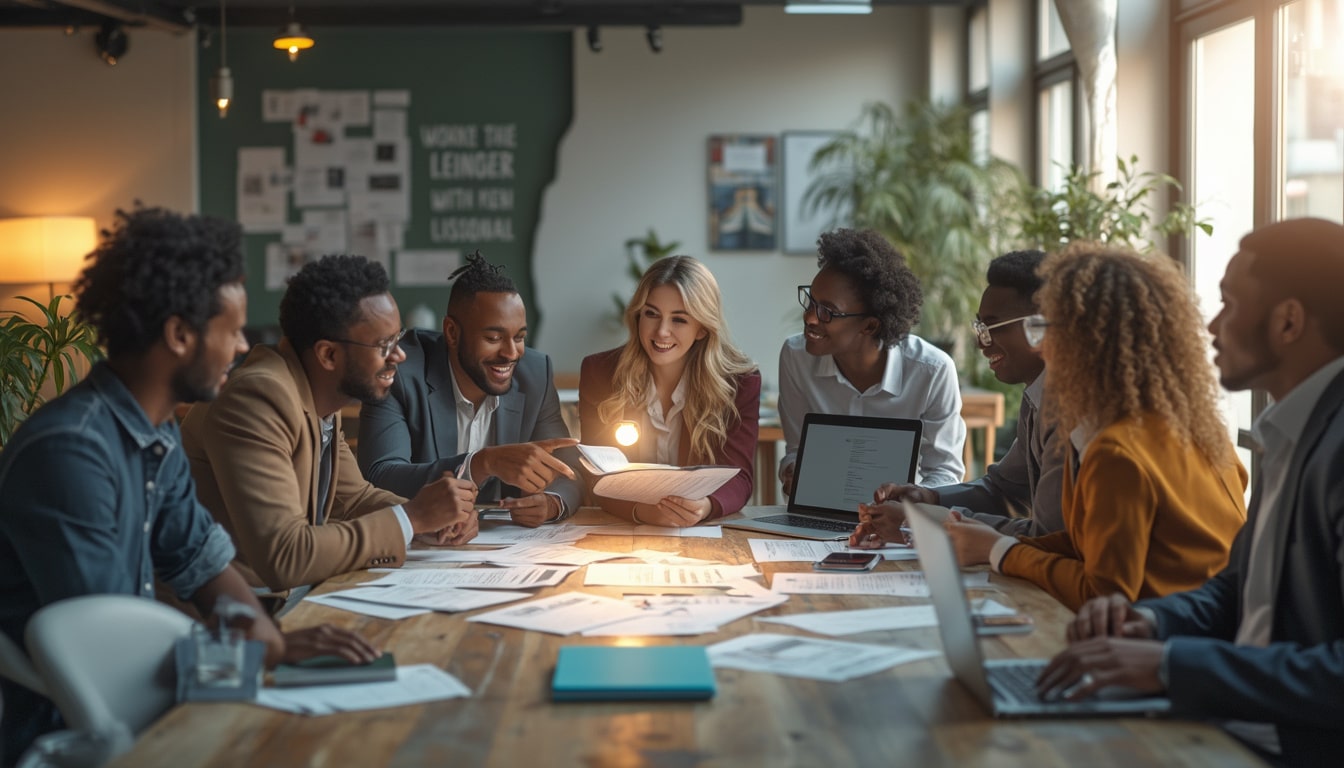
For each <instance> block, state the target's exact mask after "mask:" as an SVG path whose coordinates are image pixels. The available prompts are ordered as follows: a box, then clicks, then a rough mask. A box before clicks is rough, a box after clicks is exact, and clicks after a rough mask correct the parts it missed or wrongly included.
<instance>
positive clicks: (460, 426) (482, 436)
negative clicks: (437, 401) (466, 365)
mask: <svg viewBox="0 0 1344 768" xmlns="http://www.w3.org/2000/svg"><path fill="white" fill-rule="evenodd" d="M454 370H455V369H454V366H453V363H452V361H451V360H450V361H449V362H448V380H449V381H450V382H452V386H453V402H454V403H455V404H456V406H457V452H458V453H465V454H466V456H465V457H464V458H463V460H462V465H461V468H460V471H459V472H458V477H461V478H462V479H464V480H472V481H473V482H474V478H472V476H471V459H472V456H474V455H475V453H476V452H477V451H479V450H481V449H482V448H486V447H489V446H490V445H493V444H494V434H495V432H494V427H495V411H496V410H497V409H498V408H499V396H498V395H486V396H485V399H484V400H482V401H481V407H480V408H477V407H476V404H475V403H473V402H471V401H470V400H468V399H467V398H465V397H463V395H462V390H460V389H458V386H457V376H456V375H455V374H454ZM482 480H484V478H482ZM477 485H480V483H477Z"/></svg>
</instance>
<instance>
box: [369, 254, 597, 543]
mask: <svg viewBox="0 0 1344 768" xmlns="http://www.w3.org/2000/svg"><path fill="white" fill-rule="evenodd" d="M500 269H501V268H500V267H499V266H497V265H494V264H490V263H489V262H487V261H486V260H485V257H483V256H481V254H480V253H479V252H477V253H475V254H473V255H471V256H468V257H467V264H466V265H465V266H463V267H462V268H460V269H458V270H457V271H456V272H454V273H453V274H452V275H450V276H449V279H450V280H452V281H453V287H452V290H451V291H450V292H449V294H448V312H447V314H446V315H445V316H444V318H443V333H441V334H440V333H434V332H431V331H423V330H417V331H414V332H413V333H412V334H411V335H410V336H408V337H407V339H406V343H405V344H404V345H403V351H404V352H405V355H406V358H405V360H404V361H403V363H402V364H401V369H400V375H399V376H397V379H396V381H395V382H394V383H393V385H392V388H391V395H390V396H389V397H386V398H383V399H381V400H378V401H374V402H369V403H368V404H366V405H365V406H364V410H363V412H362V413H361V414H360V419H359V465H360V467H361V468H362V469H363V470H364V473H365V475H366V476H367V477H368V478H369V480H370V481H371V482H373V484H374V485H376V486H378V487H379V488H386V489H388V490H391V491H395V492H396V493H402V494H406V493H410V492H412V491H413V490H414V489H416V488H419V487H420V486H421V485H423V484H424V483H425V482H426V480H428V479H429V478H431V477H437V476H439V475H441V474H443V473H444V472H452V473H455V474H457V475H458V476H459V477H463V478H466V479H468V480H472V481H474V482H476V483H477V484H478V485H479V486H480V489H481V491H480V497H481V498H482V499H489V500H490V503H492V504H498V505H499V506H500V507H503V508H505V509H507V510H508V512H509V517H510V519H511V520H512V521H513V522H514V523H517V524H518V525H523V526H527V527H529V528H535V527H536V526H539V525H541V524H542V523H547V522H554V521H556V520H560V519H562V518H564V517H565V516H566V515H568V514H572V513H573V512H574V511H576V510H577V509H578V508H579V504H580V502H581V499H580V490H579V484H578V482H577V481H576V479H575V474H574V469H573V467H574V466H575V465H577V463H578V458H579V457H578V451H577V450H575V448H574V446H575V445H576V444H577V443H578V441H577V440H574V439H572V438H570V436H569V429H568V427H566V426H565V420H564V418H563V417H562V416H561V415H560V397H559V394H558V393H557V392H556V389H555V374H554V372H553V370H552V369H551V359H550V358H549V357H547V356H546V355H545V354H544V353H542V352H538V351H537V350H535V349H529V348H527V345H526V341H527V311H526V308H525V307H524V306H523V299H522V297H521V296H519V295H518V289H517V288H516V287H515V286H514V284H513V280H511V279H509V277H508V276H507V275H505V274H503V273H502V272H501V271H500ZM553 453H554V454H555V455H552V454H553ZM567 462H568V463H567Z"/></svg>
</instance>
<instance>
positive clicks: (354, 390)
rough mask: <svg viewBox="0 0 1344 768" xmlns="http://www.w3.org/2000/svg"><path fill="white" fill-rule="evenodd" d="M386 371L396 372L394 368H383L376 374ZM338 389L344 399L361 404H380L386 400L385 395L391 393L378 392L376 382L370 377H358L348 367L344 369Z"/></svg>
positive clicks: (386, 391) (387, 390)
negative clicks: (347, 398)
mask: <svg viewBox="0 0 1344 768" xmlns="http://www.w3.org/2000/svg"><path fill="white" fill-rule="evenodd" d="M387 370H396V366H390V367H389V368H383V369H382V370H380V371H378V373H383V372H385V371H387ZM375 375H376V374H375ZM340 389H341V394H343V395H345V396H346V397H350V398H354V399H355V400H358V401H360V402H361V403H378V402H382V401H383V400H386V399H387V394H388V392H390V391H391V390H390V389H383V390H380V389H379V387H378V384H377V382H376V381H375V379H374V378H373V377H372V376H370V377H360V376H359V375H358V374H356V373H355V372H354V371H352V370H350V367H349V366H348V365H347V366H346V368H345V373H343V374H342V375H341V383H340Z"/></svg>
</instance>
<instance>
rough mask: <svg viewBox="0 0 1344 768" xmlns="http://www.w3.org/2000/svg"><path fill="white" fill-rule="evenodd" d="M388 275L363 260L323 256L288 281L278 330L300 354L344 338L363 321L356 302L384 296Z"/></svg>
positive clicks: (377, 264) (376, 266) (361, 258)
mask: <svg viewBox="0 0 1344 768" xmlns="http://www.w3.org/2000/svg"><path fill="white" fill-rule="evenodd" d="M389 285H390V284H389V282H388V279H387V271H386V270H384V269H383V265H381V264H379V263H378V262H376V261H369V260H368V259H366V258H364V257H363V256H323V257H322V258H320V259H318V260H317V261H310V262H308V263H307V264H304V265H303V269H300V270H299V272H298V274H296V275H294V276H293V277H291V278H290V279H289V285H288V287H286V288H285V295H284V297H283V298H282V299H280V330H281V331H282V332H283V333H284V334H285V338H287V339H289V343H290V344H293V345H294V348H295V349H296V350H299V351H300V352H302V351H303V350H306V349H311V348H312V346H313V345H314V344H316V343H317V342H319V341H321V340H322V339H337V338H341V337H343V336H345V335H346V332H347V331H348V330H349V328H350V326H352V325H354V324H355V323H357V322H359V321H360V320H361V319H362V316H361V313H360V308H359V302H361V301H363V300H364V299H366V298H368V297H370V296H377V295H379V294H383V293H387V291H388V289H389Z"/></svg>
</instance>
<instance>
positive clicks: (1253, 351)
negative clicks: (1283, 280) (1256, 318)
mask: <svg viewBox="0 0 1344 768" xmlns="http://www.w3.org/2000/svg"><path fill="white" fill-rule="evenodd" d="M1233 352H1234V353H1235V354H1232V353H1233ZM1218 354H1219V366H1218V383H1219V384H1222V385H1223V388H1224V389H1226V390H1227V391H1229V392H1239V391H1241V390H1244V389H1251V388H1252V387H1253V386H1254V382H1256V381H1257V380H1258V379H1259V378H1260V377H1261V376H1263V375H1264V374H1266V373H1269V372H1270V371H1273V370H1274V369H1276V368H1278V367H1279V363H1280V357H1279V355H1278V354H1276V353H1275V352H1274V349H1273V347H1271V346H1270V343H1269V316H1268V315H1266V316H1265V317H1264V318H1262V319H1261V321H1260V322H1259V323H1257V324H1256V327H1255V329H1254V330H1253V331H1252V332H1251V333H1249V334H1247V335H1246V336H1245V338H1244V339H1242V340H1241V341H1240V343H1239V345H1238V347H1237V349H1236V350H1228V349H1225V348H1222V347H1219V348H1218ZM1237 362H1240V365H1238V366H1237V367H1236V368H1232V369H1229V368H1228V367H1227V366H1228V365H1230V364H1235V363H1237Z"/></svg>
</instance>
